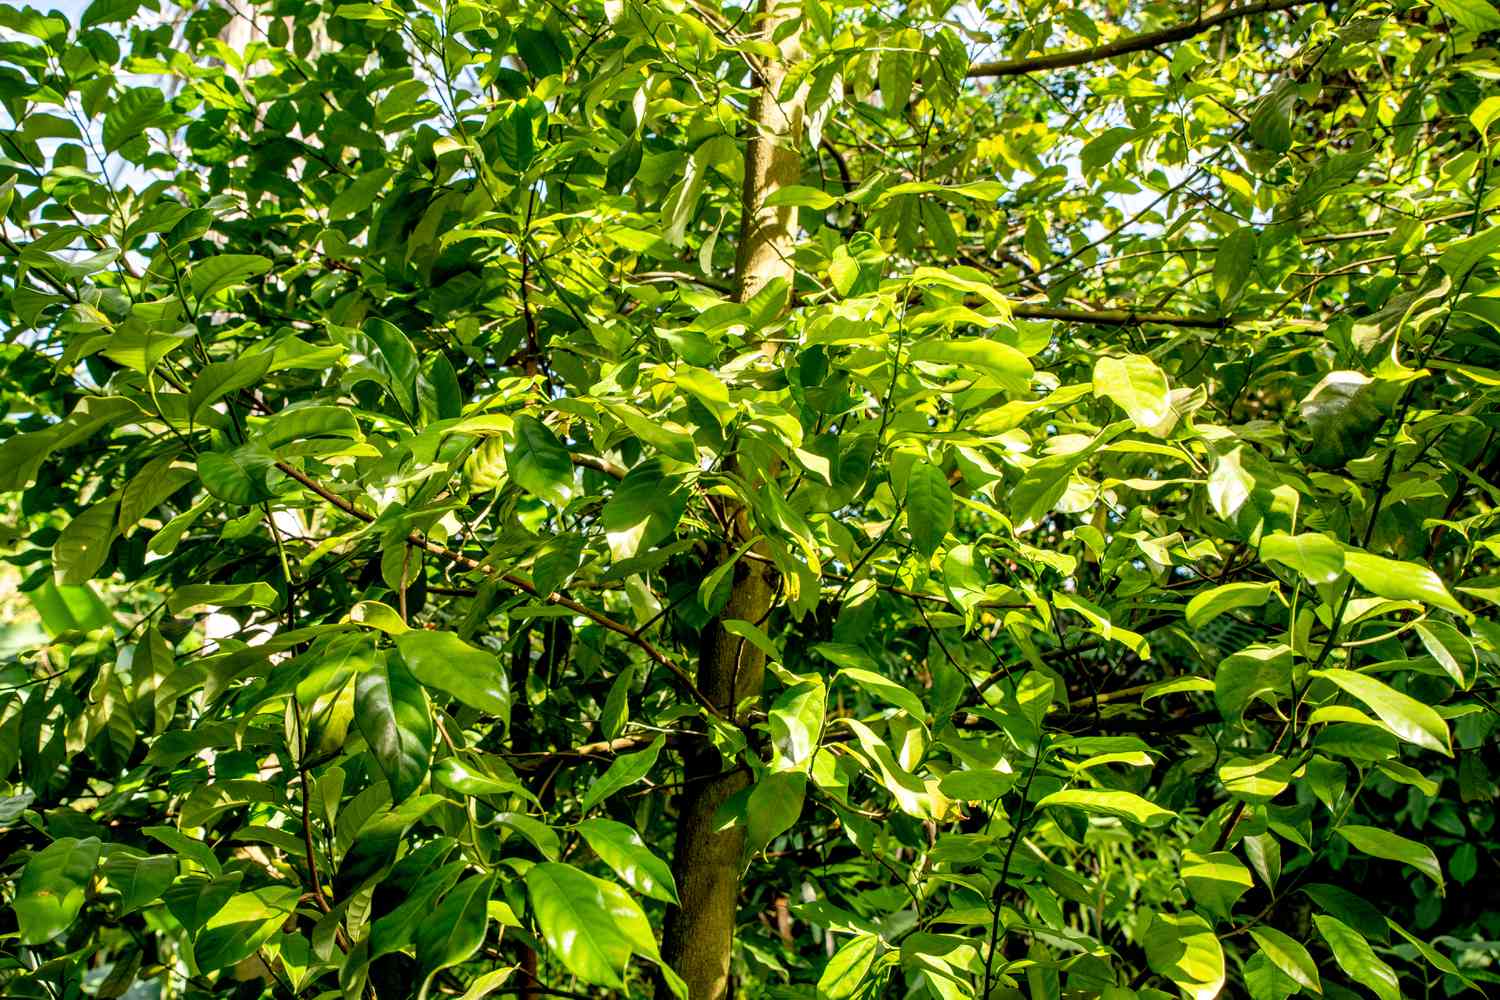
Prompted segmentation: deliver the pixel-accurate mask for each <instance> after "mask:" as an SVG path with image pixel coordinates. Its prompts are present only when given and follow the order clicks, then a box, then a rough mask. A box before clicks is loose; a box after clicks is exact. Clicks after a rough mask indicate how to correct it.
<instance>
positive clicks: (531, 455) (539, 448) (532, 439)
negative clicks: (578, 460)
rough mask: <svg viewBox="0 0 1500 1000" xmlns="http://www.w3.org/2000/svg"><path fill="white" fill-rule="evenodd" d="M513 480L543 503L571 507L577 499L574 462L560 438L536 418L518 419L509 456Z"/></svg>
mask: <svg viewBox="0 0 1500 1000" xmlns="http://www.w3.org/2000/svg"><path fill="white" fill-rule="evenodd" d="M505 462H506V467H507V468H508V469H509V470H510V475H511V478H512V479H514V480H515V481H516V482H517V483H518V484H519V485H520V486H521V487H522V488H523V489H525V490H526V491H528V492H529V493H532V494H534V495H536V496H538V497H540V498H541V499H543V500H546V501H548V502H549V503H553V504H556V505H558V506H559V507H561V506H563V505H565V504H567V502H568V500H569V499H570V498H571V497H572V496H573V460H572V459H571V458H570V457H569V456H568V451H567V449H566V448H564V447H563V446H562V442H561V441H559V440H558V439H557V436H556V435H555V434H553V433H552V432H551V431H550V430H548V429H547V428H546V427H545V426H544V425H543V424H542V423H541V422H540V421H538V420H536V419H535V418H533V417H528V416H521V417H517V418H516V432H515V439H514V440H513V441H512V442H511V445H510V447H509V448H508V449H506V452H505Z"/></svg>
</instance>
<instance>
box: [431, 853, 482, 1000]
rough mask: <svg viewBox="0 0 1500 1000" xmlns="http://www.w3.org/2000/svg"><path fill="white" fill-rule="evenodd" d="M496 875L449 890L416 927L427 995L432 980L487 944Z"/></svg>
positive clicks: (464, 883) (467, 882)
mask: <svg viewBox="0 0 1500 1000" xmlns="http://www.w3.org/2000/svg"><path fill="white" fill-rule="evenodd" d="M494 884H495V882H494V876H492V875H473V876H470V877H469V878H467V879H465V880H464V881H462V882H460V883H459V884H458V885H456V886H454V887H453V888H452V889H451V890H449V892H448V894H447V895H446V896H444V897H443V901H442V902H441V903H439V904H438V906H437V909H435V910H433V911H432V916H431V918H430V919H428V920H424V921H422V922H421V923H420V924H418V925H417V935H416V937H417V941H416V944H417V967H418V969H419V970H420V971H421V975H422V988H421V991H420V992H419V993H418V994H417V995H418V997H419V1000H420V998H424V997H426V996H427V991H428V988H429V987H430V986H431V985H432V979H433V977H434V976H436V975H437V973H438V972H440V971H441V970H443V969H446V968H449V967H450V966H454V965H457V964H459V963H460V962H463V961H466V960H467V959H468V958H469V957H470V956H471V955H473V954H474V953H475V952H476V951H478V950H479V947H480V945H482V944H484V933H485V928H486V927H487V926H488V924H489V901H490V894H491V892H492V891H493V889H494Z"/></svg>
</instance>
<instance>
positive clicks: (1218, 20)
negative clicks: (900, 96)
mask: <svg viewBox="0 0 1500 1000" xmlns="http://www.w3.org/2000/svg"><path fill="white" fill-rule="evenodd" d="M1313 2H1314V0H1263V2H1261V3H1252V4H1246V5H1244V6H1243V7H1231V8H1229V9H1228V10H1221V11H1219V12H1218V13H1217V14H1211V15H1209V16H1208V17H1200V18H1198V19H1197V20H1195V21H1185V22H1183V23H1182V24H1178V25H1174V26H1173V27H1170V28H1163V29H1162V30H1160V31H1147V32H1144V33H1143V34H1139V35H1128V36H1126V37H1125V38H1120V39H1116V40H1115V41H1113V42H1106V43H1105V44H1103V45H1095V46H1092V47H1091V48H1087V49H1072V50H1070V51H1067V52H1053V53H1050V54H1048V55H1041V56H1029V57H1027V58H1025V59H1002V60H1000V61H998V62H982V63H974V64H973V65H972V66H970V67H969V72H968V73H967V74H966V75H967V76H969V77H970V78H971V79H972V78H974V77H990V76H1021V75H1023V74H1026V73H1041V72H1045V71H1047V70H1053V69H1066V68H1067V67H1069V66H1083V65H1086V64H1088V63H1094V62H1102V61H1104V60H1105V59H1113V58H1115V57H1116V56H1123V55H1129V54H1130V53H1132V52H1144V51H1146V50H1147V49H1154V48H1156V47H1158V46H1160V45H1168V44H1170V43H1172V42H1180V41H1184V40H1185V39H1188V38H1192V37H1193V36H1194V35H1201V34H1203V33H1204V32H1205V31H1209V30H1210V29H1212V28H1215V27H1218V26H1219V25H1221V24H1224V23H1225V22H1227V21H1234V20H1237V19H1239V18H1242V17H1254V16H1255V15H1256V14H1272V13H1275V12H1276V11H1280V10H1290V9H1292V8H1293V7H1304V6H1307V5H1308V4H1310V3H1313Z"/></svg>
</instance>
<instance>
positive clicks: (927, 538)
mask: <svg viewBox="0 0 1500 1000" xmlns="http://www.w3.org/2000/svg"><path fill="white" fill-rule="evenodd" d="M906 523H907V527H908V529H909V530H910V531H911V537H912V541H913V542H915V543H916V546H917V551H918V552H921V553H922V554H923V555H925V556H931V555H932V554H933V553H934V552H936V551H937V550H938V547H939V546H941V545H942V544H943V539H944V538H945V537H947V535H948V530H949V529H950V528H952V527H953V491H952V490H951V489H950V488H949V486H948V477H947V476H945V475H944V474H943V470H942V469H941V468H939V467H938V466H935V465H932V464H931V463H929V462H921V461H919V462H917V463H916V464H915V465H913V466H912V468H911V474H910V477H909V478H908V479H907V481H906Z"/></svg>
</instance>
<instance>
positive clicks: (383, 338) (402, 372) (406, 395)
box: [361, 318, 419, 420]
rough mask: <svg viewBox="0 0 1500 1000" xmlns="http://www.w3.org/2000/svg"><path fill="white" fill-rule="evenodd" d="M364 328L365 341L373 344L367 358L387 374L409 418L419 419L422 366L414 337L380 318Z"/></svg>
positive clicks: (386, 381)
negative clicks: (418, 379)
mask: <svg viewBox="0 0 1500 1000" xmlns="http://www.w3.org/2000/svg"><path fill="white" fill-rule="evenodd" d="M361 330H362V332H363V335H364V338H365V341H366V342H367V343H368V344H370V345H371V346H372V351H371V353H370V356H369V357H368V358H366V361H367V362H368V363H369V365H370V367H371V368H373V369H374V370H375V371H376V372H378V373H379V374H380V376H381V377H382V378H384V380H385V385H386V387H387V388H388V389H389V390H390V393H391V395H392V396H393V397H395V400H396V404H397V405H398V406H400V407H401V412H402V413H403V414H404V415H405V416H406V417H407V419H409V420H414V419H416V416H417V376H418V374H419V367H418V364H417V352H416V349H415V348H413V347H412V345H411V340H410V339H409V338H408V337H407V336H406V334H405V333H404V332H402V330H401V328H400V327H398V326H396V325H395V324H393V323H388V322H386V321H385V320H383V319H379V318H371V319H368V320H366V321H365V325H364V326H363V327H362V328H361Z"/></svg>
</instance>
